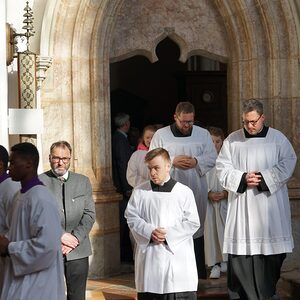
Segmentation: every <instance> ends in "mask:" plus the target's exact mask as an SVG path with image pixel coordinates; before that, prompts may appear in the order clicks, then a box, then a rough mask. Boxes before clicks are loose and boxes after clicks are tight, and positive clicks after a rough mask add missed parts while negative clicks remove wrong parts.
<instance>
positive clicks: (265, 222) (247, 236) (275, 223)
mask: <svg viewBox="0 0 300 300" xmlns="http://www.w3.org/2000/svg"><path fill="white" fill-rule="evenodd" d="M296 159H297V158H296V154H295V152H294V150H293V147H292V146H291V144H290V142H289V141H288V139H287V138H286V137H285V136H284V135H283V134H282V133H281V132H280V131H278V130H276V129H273V128H269V130H268V133H267V135H266V137H252V138H246V137H245V134H244V130H243V129H241V130H238V131H235V132H233V133H232V134H230V135H229V136H228V138H227V139H226V140H225V141H224V143H223V147H222V149H221V151H220V154H219V157H218V159H217V162H216V168H217V174H218V177H219V180H220V182H221V184H222V186H223V187H224V188H225V189H226V190H228V192H229V195H228V210H227V219H226V226H225V237H224V248H223V252H224V253H230V254H237V255H256V254H263V255H271V254H279V253H287V252H291V251H292V249H293V237H292V233H291V213H290V204H289V198H288V190H287V185H286V184H287V181H288V180H289V178H290V177H291V176H292V173H293V171H294V168H295V164H296ZM250 171H255V172H261V174H262V176H263V178H264V180H265V182H266V185H267V186H268V188H269V192H259V191H258V189H257V188H256V187H255V188H247V189H246V191H245V192H244V193H237V190H238V187H239V184H240V182H241V178H242V175H243V173H244V172H250Z"/></svg>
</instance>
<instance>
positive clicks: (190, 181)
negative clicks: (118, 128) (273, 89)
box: [150, 102, 217, 279]
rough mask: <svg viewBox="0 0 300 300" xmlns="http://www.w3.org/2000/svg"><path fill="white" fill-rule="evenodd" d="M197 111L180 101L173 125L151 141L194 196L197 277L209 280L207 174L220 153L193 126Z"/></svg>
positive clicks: (208, 135) (152, 145)
mask: <svg viewBox="0 0 300 300" xmlns="http://www.w3.org/2000/svg"><path fill="white" fill-rule="evenodd" d="M194 117H195V108H194V106H193V104H192V103H190V102H179V103H178V104H177V106H176V110H175V114H174V121H175V122H174V123H173V124H172V125H170V126H166V127H164V128H161V129H159V130H157V131H156V132H155V134H154V136H153V138H152V140H151V144H150V150H152V149H154V148H158V147H162V148H164V149H166V150H167V151H168V152H169V154H170V157H171V162H172V169H171V172H170V174H171V176H172V178H174V179H175V180H177V181H178V182H180V183H182V184H185V185H187V186H188V187H189V188H190V189H191V190H192V191H193V193H194V197H195V200H196V205H197V210H198V214H199V218H200V220H201V227H200V229H199V230H198V231H197V232H196V233H195V235H194V245H195V247H194V250H195V255H196V262H197V270H198V276H199V278H201V279H206V266H205V257H204V237H203V234H204V221H205V215H206V206H207V192H208V191H207V181H206V176H205V174H206V173H207V172H208V171H209V170H210V169H212V168H213V167H214V166H215V163H216V158H217V152H216V149H215V147H214V145H213V143H212V140H211V136H210V134H209V132H208V131H207V130H206V129H204V128H202V127H199V126H195V125H193V124H194Z"/></svg>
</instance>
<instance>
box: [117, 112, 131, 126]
mask: <svg viewBox="0 0 300 300" xmlns="http://www.w3.org/2000/svg"><path fill="white" fill-rule="evenodd" d="M129 119H130V117H129V115H127V114H125V113H118V114H117V115H116V116H115V117H114V122H115V126H116V127H117V128H120V127H122V126H123V125H125V123H126V122H128V121H129Z"/></svg>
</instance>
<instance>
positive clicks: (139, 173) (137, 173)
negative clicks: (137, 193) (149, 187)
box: [126, 125, 156, 188]
mask: <svg viewBox="0 0 300 300" xmlns="http://www.w3.org/2000/svg"><path fill="white" fill-rule="evenodd" d="M155 131H156V127H155V126H153V125H148V126H146V127H145V128H144V130H143V135H142V141H141V142H140V143H139V144H138V146H137V150H136V151H135V152H134V153H133V154H132V155H131V157H130V159H129V161H128V165H127V173H126V178H127V181H128V183H129V184H130V185H131V186H132V187H133V188H134V187H136V186H137V185H139V184H140V183H142V182H144V181H146V180H148V179H149V174H148V169H147V166H146V164H145V162H144V159H145V156H146V154H147V152H148V150H149V146H150V142H151V139H152V137H153V135H154V132H155Z"/></svg>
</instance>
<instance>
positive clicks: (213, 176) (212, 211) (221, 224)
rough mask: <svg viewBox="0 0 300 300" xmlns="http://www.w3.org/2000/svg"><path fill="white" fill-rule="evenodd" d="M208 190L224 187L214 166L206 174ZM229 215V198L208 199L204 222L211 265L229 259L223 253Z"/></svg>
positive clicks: (205, 242)
mask: <svg viewBox="0 0 300 300" xmlns="http://www.w3.org/2000/svg"><path fill="white" fill-rule="evenodd" d="M206 177H207V184H208V191H209V192H222V191H223V190H224V189H223V187H222V186H221V184H220V181H219V179H218V177H217V170H216V168H215V167H214V168H213V169H211V170H210V171H209V172H207V174H206ZM226 215H227V199H222V200H220V201H211V200H209V199H208V202H207V212H206V218H205V224H204V249H205V251H204V252H205V263H206V264H207V265H208V266H209V267H211V266H214V265H215V264H216V263H220V262H224V261H227V255H226V254H223V241H224V229H225V222H226Z"/></svg>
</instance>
